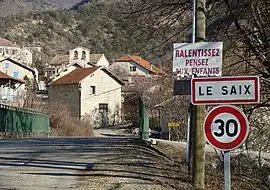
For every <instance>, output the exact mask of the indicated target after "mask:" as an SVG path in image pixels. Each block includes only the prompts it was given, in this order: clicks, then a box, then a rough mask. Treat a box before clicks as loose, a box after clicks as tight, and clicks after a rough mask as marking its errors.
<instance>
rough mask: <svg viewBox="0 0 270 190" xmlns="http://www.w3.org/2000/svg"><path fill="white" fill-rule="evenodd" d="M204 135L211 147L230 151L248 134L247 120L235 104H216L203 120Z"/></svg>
mask: <svg viewBox="0 0 270 190" xmlns="http://www.w3.org/2000/svg"><path fill="white" fill-rule="evenodd" d="M204 135H205V137H206V139H207V141H208V143H209V144H211V145H212V146H213V147H215V148H217V149H220V150H223V151H230V150H233V149H235V148H237V147H239V146H240V145H241V144H242V143H243V142H244V141H245V140H246V138H247V135H248V120H247V118H246V116H245V114H244V113H243V112H242V111H241V110H240V109H238V108H237V107H235V106H228V105H225V106H217V107H215V108H213V109H212V110H211V111H210V112H209V113H208V114H207V116H206V118H205V120H204Z"/></svg>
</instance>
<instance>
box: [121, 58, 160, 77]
mask: <svg viewBox="0 0 270 190" xmlns="http://www.w3.org/2000/svg"><path fill="white" fill-rule="evenodd" d="M117 61H134V62H135V63H137V64H138V65H140V66H142V67H143V68H145V69H147V70H148V71H151V72H153V73H159V72H160V71H161V70H160V69H158V68H157V67H156V66H154V65H153V64H151V63H150V62H148V61H146V60H145V59H143V58H141V57H139V56H136V55H125V56H123V57H120V58H119V59H117Z"/></svg>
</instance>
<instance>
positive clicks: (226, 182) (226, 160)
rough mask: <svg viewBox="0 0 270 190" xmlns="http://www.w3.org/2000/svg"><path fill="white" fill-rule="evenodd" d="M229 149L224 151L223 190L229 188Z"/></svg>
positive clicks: (228, 189) (229, 189)
mask: <svg viewBox="0 0 270 190" xmlns="http://www.w3.org/2000/svg"><path fill="white" fill-rule="evenodd" d="M230 168H231V167H230V151H224V186H225V190H231V169H230Z"/></svg>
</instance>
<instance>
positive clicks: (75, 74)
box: [50, 67, 99, 85]
mask: <svg viewBox="0 0 270 190" xmlns="http://www.w3.org/2000/svg"><path fill="white" fill-rule="evenodd" d="M97 69H99V67H89V68H77V69H75V70H74V71H72V72H70V73H68V74H66V75H64V76H62V77H61V78H59V79H57V80H55V81H53V82H51V83H50V85H62V84H76V83H79V82H80V81H82V80H83V79H84V78H85V77H87V76H88V75H90V74H92V73H93V72H95V71H96V70H97Z"/></svg>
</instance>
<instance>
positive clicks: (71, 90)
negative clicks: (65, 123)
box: [48, 67, 123, 126]
mask: <svg viewBox="0 0 270 190" xmlns="http://www.w3.org/2000/svg"><path fill="white" fill-rule="evenodd" d="M122 84H123V83H122V82H121V81H120V80H119V79H118V78H117V77H115V76H114V75H113V74H112V73H111V72H109V71H108V70H107V69H106V68H104V67H88V68H76V69H74V70H73V71H71V72H69V73H67V74H66V75H64V76H62V77H60V78H58V79H57V80H54V81H52V82H51V83H50V84H49V90H48V95H49V104H61V105H65V106H67V107H68V109H69V111H70V112H71V114H72V116H73V117H75V118H79V119H82V118H84V117H90V120H91V121H92V122H93V124H98V125H99V126H100V125H103V126H104V125H108V124H109V123H113V122H114V123H115V122H117V121H120V120H121V86H122ZM88 119H89V118H88Z"/></svg>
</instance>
